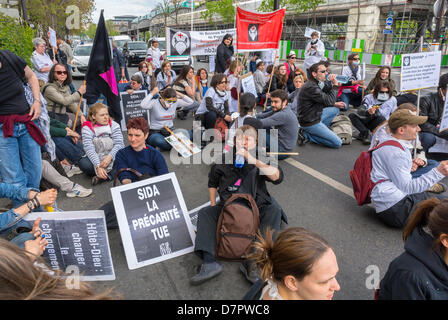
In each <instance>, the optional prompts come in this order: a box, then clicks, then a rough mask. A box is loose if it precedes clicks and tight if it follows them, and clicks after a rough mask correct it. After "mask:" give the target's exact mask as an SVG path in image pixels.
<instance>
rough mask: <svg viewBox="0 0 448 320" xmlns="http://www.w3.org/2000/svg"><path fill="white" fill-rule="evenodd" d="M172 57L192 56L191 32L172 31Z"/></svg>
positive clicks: (170, 43)
mask: <svg viewBox="0 0 448 320" xmlns="http://www.w3.org/2000/svg"><path fill="white" fill-rule="evenodd" d="M169 45H170V47H171V50H170V52H171V54H170V55H172V56H182V55H190V52H191V38H190V32H189V31H181V30H175V29H170V42H169Z"/></svg>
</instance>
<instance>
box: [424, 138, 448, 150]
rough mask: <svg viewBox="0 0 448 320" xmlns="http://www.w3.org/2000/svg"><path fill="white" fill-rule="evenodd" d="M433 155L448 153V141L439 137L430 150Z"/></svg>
mask: <svg viewBox="0 0 448 320" xmlns="http://www.w3.org/2000/svg"><path fill="white" fill-rule="evenodd" d="M428 152H431V153H448V141H447V140H445V139H442V138H439V137H436V143H435V144H434V145H433V146H432V147H431V148H429V149H428Z"/></svg>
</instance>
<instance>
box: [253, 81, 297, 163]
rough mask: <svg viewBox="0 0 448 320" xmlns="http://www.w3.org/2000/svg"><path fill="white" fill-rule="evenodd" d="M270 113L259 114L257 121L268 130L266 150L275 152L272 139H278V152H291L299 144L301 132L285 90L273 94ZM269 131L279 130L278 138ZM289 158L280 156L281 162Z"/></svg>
mask: <svg viewBox="0 0 448 320" xmlns="http://www.w3.org/2000/svg"><path fill="white" fill-rule="evenodd" d="M271 107H272V109H271V110H270V111H266V112H263V113H258V114H257V119H258V120H260V121H261V123H262V125H263V129H267V130H266V149H267V151H273V150H271V149H272V146H273V145H272V141H271V139H277V141H278V152H280V153H283V152H291V151H293V149H294V146H295V145H296V142H297V135H298V132H299V122H298V121H297V117H296V115H295V114H294V112H293V111H292V110H291V108H290V107H289V106H288V93H286V91H285V90H275V91H273V92H271ZM269 129H274V130H278V136H271V135H270V133H269V131H268V130H269ZM286 158H288V155H282V154H280V155H278V159H279V160H283V159H286Z"/></svg>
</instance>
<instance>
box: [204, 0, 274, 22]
mask: <svg viewBox="0 0 448 320" xmlns="http://www.w3.org/2000/svg"><path fill="white" fill-rule="evenodd" d="M264 1H272V3H274V0H264ZM205 7H206V8H207V10H206V11H203V12H201V18H202V19H204V20H208V21H209V22H210V23H212V24H216V22H217V21H216V19H215V17H216V16H220V17H221V19H222V22H224V23H233V22H234V21H235V15H236V8H235V7H234V6H233V0H221V1H207V2H206V3H205ZM271 8H272V7H271Z"/></svg>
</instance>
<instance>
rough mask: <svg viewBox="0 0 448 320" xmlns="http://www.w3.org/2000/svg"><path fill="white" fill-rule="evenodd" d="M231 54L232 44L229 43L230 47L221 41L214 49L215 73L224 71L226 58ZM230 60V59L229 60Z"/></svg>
mask: <svg viewBox="0 0 448 320" xmlns="http://www.w3.org/2000/svg"><path fill="white" fill-rule="evenodd" d="M232 56H233V46H232V43H230V47H228V46H226V45H225V44H224V40H223V42H221V44H220V45H219V46H218V48H217V49H216V65H215V73H224V71H226V69H227V66H228V64H227V60H228V59H230V58H231V57H232ZM229 62H230V60H229Z"/></svg>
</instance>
